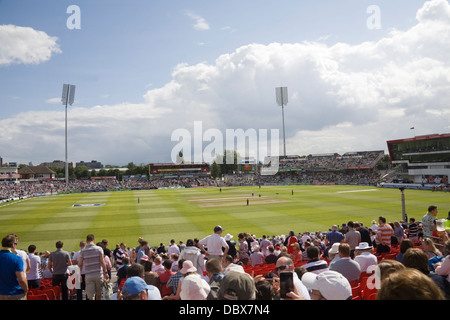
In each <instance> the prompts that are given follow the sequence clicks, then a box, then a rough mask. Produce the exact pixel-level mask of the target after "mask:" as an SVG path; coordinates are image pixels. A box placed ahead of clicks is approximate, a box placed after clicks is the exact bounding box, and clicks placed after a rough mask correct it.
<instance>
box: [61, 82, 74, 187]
mask: <svg viewBox="0 0 450 320" xmlns="http://www.w3.org/2000/svg"><path fill="white" fill-rule="evenodd" d="M74 98H75V85H73V84H64V85H63V90H62V97H61V102H62V104H63V105H65V106H66V126H65V132H66V134H65V138H66V166H65V167H66V174H65V176H66V185H68V184H69V160H68V156H67V104H70V105H72V104H73V101H74Z"/></svg>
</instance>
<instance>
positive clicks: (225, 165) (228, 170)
mask: <svg viewBox="0 0 450 320" xmlns="http://www.w3.org/2000/svg"><path fill="white" fill-rule="evenodd" d="M227 156H228V157H229V158H231V159H233V160H232V161H231V163H230V161H227ZM239 158H240V156H239V154H238V152H237V151H236V150H224V154H223V155H220V154H218V155H217V156H216V159H217V160H216V161H217V162H218V163H220V165H219V166H220V173H221V174H233V173H234V172H237V171H238V161H239V160H238V159H239Z"/></svg>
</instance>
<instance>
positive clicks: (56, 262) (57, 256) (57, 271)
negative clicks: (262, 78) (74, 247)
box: [48, 241, 72, 300]
mask: <svg viewBox="0 0 450 320" xmlns="http://www.w3.org/2000/svg"><path fill="white" fill-rule="evenodd" d="M63 246H64V243H63V242H62V241H57V242H56V251H53V252H52V253H50V256H49V257H48V269H49V270H50V271H51V273H52V274H53V277H52V279H53V280H52V284H53V285H54V286H60V287H61V295H62V299H63V300H69V292H68V288H67V278H68V271H67V267H68V266H70V265H72V262H71V260H70V256H69V253H68V252H67V251H64V250H63Z"/></svg>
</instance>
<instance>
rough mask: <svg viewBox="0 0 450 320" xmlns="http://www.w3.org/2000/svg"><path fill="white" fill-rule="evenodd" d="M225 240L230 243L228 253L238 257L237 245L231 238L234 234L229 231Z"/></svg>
mask: <svg viewBox="0 0 450 320" xmlns="http://www.w3.org/2000/svg"><path fill="white" fill-rule="evenodd" d="M224 239H225V242H226V243H227V244H228V248H229V249H228V254H229V255H230V256H232V257H233V259H234V258H236V257H237V250H236V246H235V245H234V243H232V242H231V239H233V236H232V235H231V234H229V233H227V235H226V236H225V238H224Z"/></svg>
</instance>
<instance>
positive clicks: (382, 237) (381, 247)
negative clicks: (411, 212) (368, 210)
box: [375, 217, 394, 254]
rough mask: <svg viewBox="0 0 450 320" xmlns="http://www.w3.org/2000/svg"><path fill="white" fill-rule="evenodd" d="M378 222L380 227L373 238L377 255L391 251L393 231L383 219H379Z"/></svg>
mask: <svg viewBox="0 0 450 320" xmlns="http://www.w3.org/2000/svg"><path fill="white" fill-rule="evenodd" d="M378 222H379V223H380V225H379V227H378V230H377V235H376V237H375V241H376V244H377V253H378V254H381V253H388V252H390V251H391V237H392V236H393V235H394V230H392V228H391V226H390V225H389V224H388V223H386V218H385V217H379V218H378Z"/></svg>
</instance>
